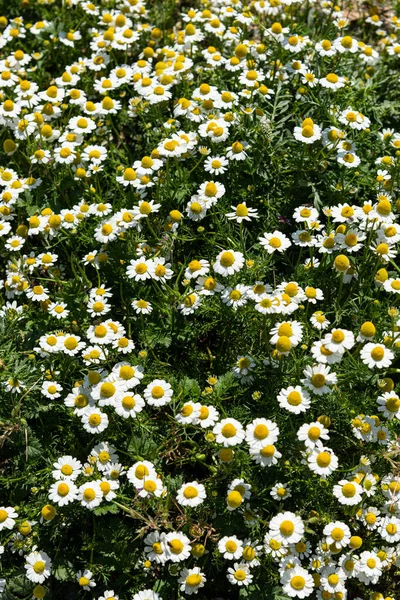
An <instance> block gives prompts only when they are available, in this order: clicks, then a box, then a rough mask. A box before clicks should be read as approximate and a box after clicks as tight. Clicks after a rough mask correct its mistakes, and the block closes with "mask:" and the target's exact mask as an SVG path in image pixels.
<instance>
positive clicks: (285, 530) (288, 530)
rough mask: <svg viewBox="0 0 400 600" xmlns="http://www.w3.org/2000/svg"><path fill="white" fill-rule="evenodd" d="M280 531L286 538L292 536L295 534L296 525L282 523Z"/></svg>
mask: <svg viewBox="0 0 400 600" xmlns="http://www.w3.org/2000/svg"><path fill="white" fill-rule="evenodd" d="M279 531H280V532H281V534H282V535H285V536H289V535H292V533H293V532H294V523H292V521H282V523H281V524H280V526H279Z"/></svg>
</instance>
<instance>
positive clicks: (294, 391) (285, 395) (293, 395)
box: [277, 385, 311, 415]
mask: <svg viewBox="0 0 400 600" xmlns="http://www.w3.org/2000/svg"><path fill="white" fill-rule="evenodd" d="M277 400H278V403H279V406H280V407H281V408H284V409H286V410H287V411H289V412H291V413H294V414H296V415H298V414H300V413H301V412H306V411H307V410H308V409H309V408H310V406H311V399H310V395H309V393H308V392H307V390H305V389H304V388H302V387H301V386H300V385H297V386H295V387H294V386H289V387H288V388H284V389H282V390H281V391H280V392H279V394H278V397H277Z"/></svg>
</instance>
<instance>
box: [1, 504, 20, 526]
mask: <svg viewBox="0 0 400 600" xmlns="http://www.w3.org/2000/svg"><path fill="white" fill-rule="evenodd" d="M17 517H18V513H17V512H15V510H14V509H13V508H12V507H11V506H8V507H6V506H0V531H2V530H3V529H12V528H13V527H14V525H15V519H16V518H17Z"/></svg>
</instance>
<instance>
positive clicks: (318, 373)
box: [301, 364, 337, 396]
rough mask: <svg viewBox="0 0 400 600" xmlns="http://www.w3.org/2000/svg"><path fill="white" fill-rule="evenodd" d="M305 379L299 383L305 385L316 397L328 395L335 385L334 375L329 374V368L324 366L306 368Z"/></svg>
mask: <svg viewBox="0 0 400 600" xmlns="http://www.w3.org/2000/svg"><path fill="white" fill-rule="evenodd" d="M303 373H304V375H305V379H302V380H301V383H302V384H303V385H305V386H306V387H307V388H308V389H309V390H311V391H312V392H313V393H314V394H316V395H317V396H321V395H323V394H329V393H330V392H331V389H330V387H329V386H332V385H334V384H336V383H337V376H336V373H331V372H330V367H329V366H326V365H322V364H320V365H314V366H312V367H310V366H307V367H306V368H305V369H304V371H303Z"/></svg>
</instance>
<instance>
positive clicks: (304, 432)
mask: <svg viewBox="0 0 400 600" xmlns="http://www.w3.org/2000/svg"><path fill="white" fill-rule="evenodd" d="M297 437H298V439H299V440H300V441H301V442H304V444H305V446H306V448H309V449H311V450H313V449H314V448H316V447H317V446H319V445H320V444H321V441H322V440H329V430H328V429H326V427H324V426H323V425H322V423H320V422H319V421H314V422H313V423H304V424H303V425H302V426H301V427H300V429H299V430H298V432H297ZM322 443H323V442H322Z"/></svg>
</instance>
